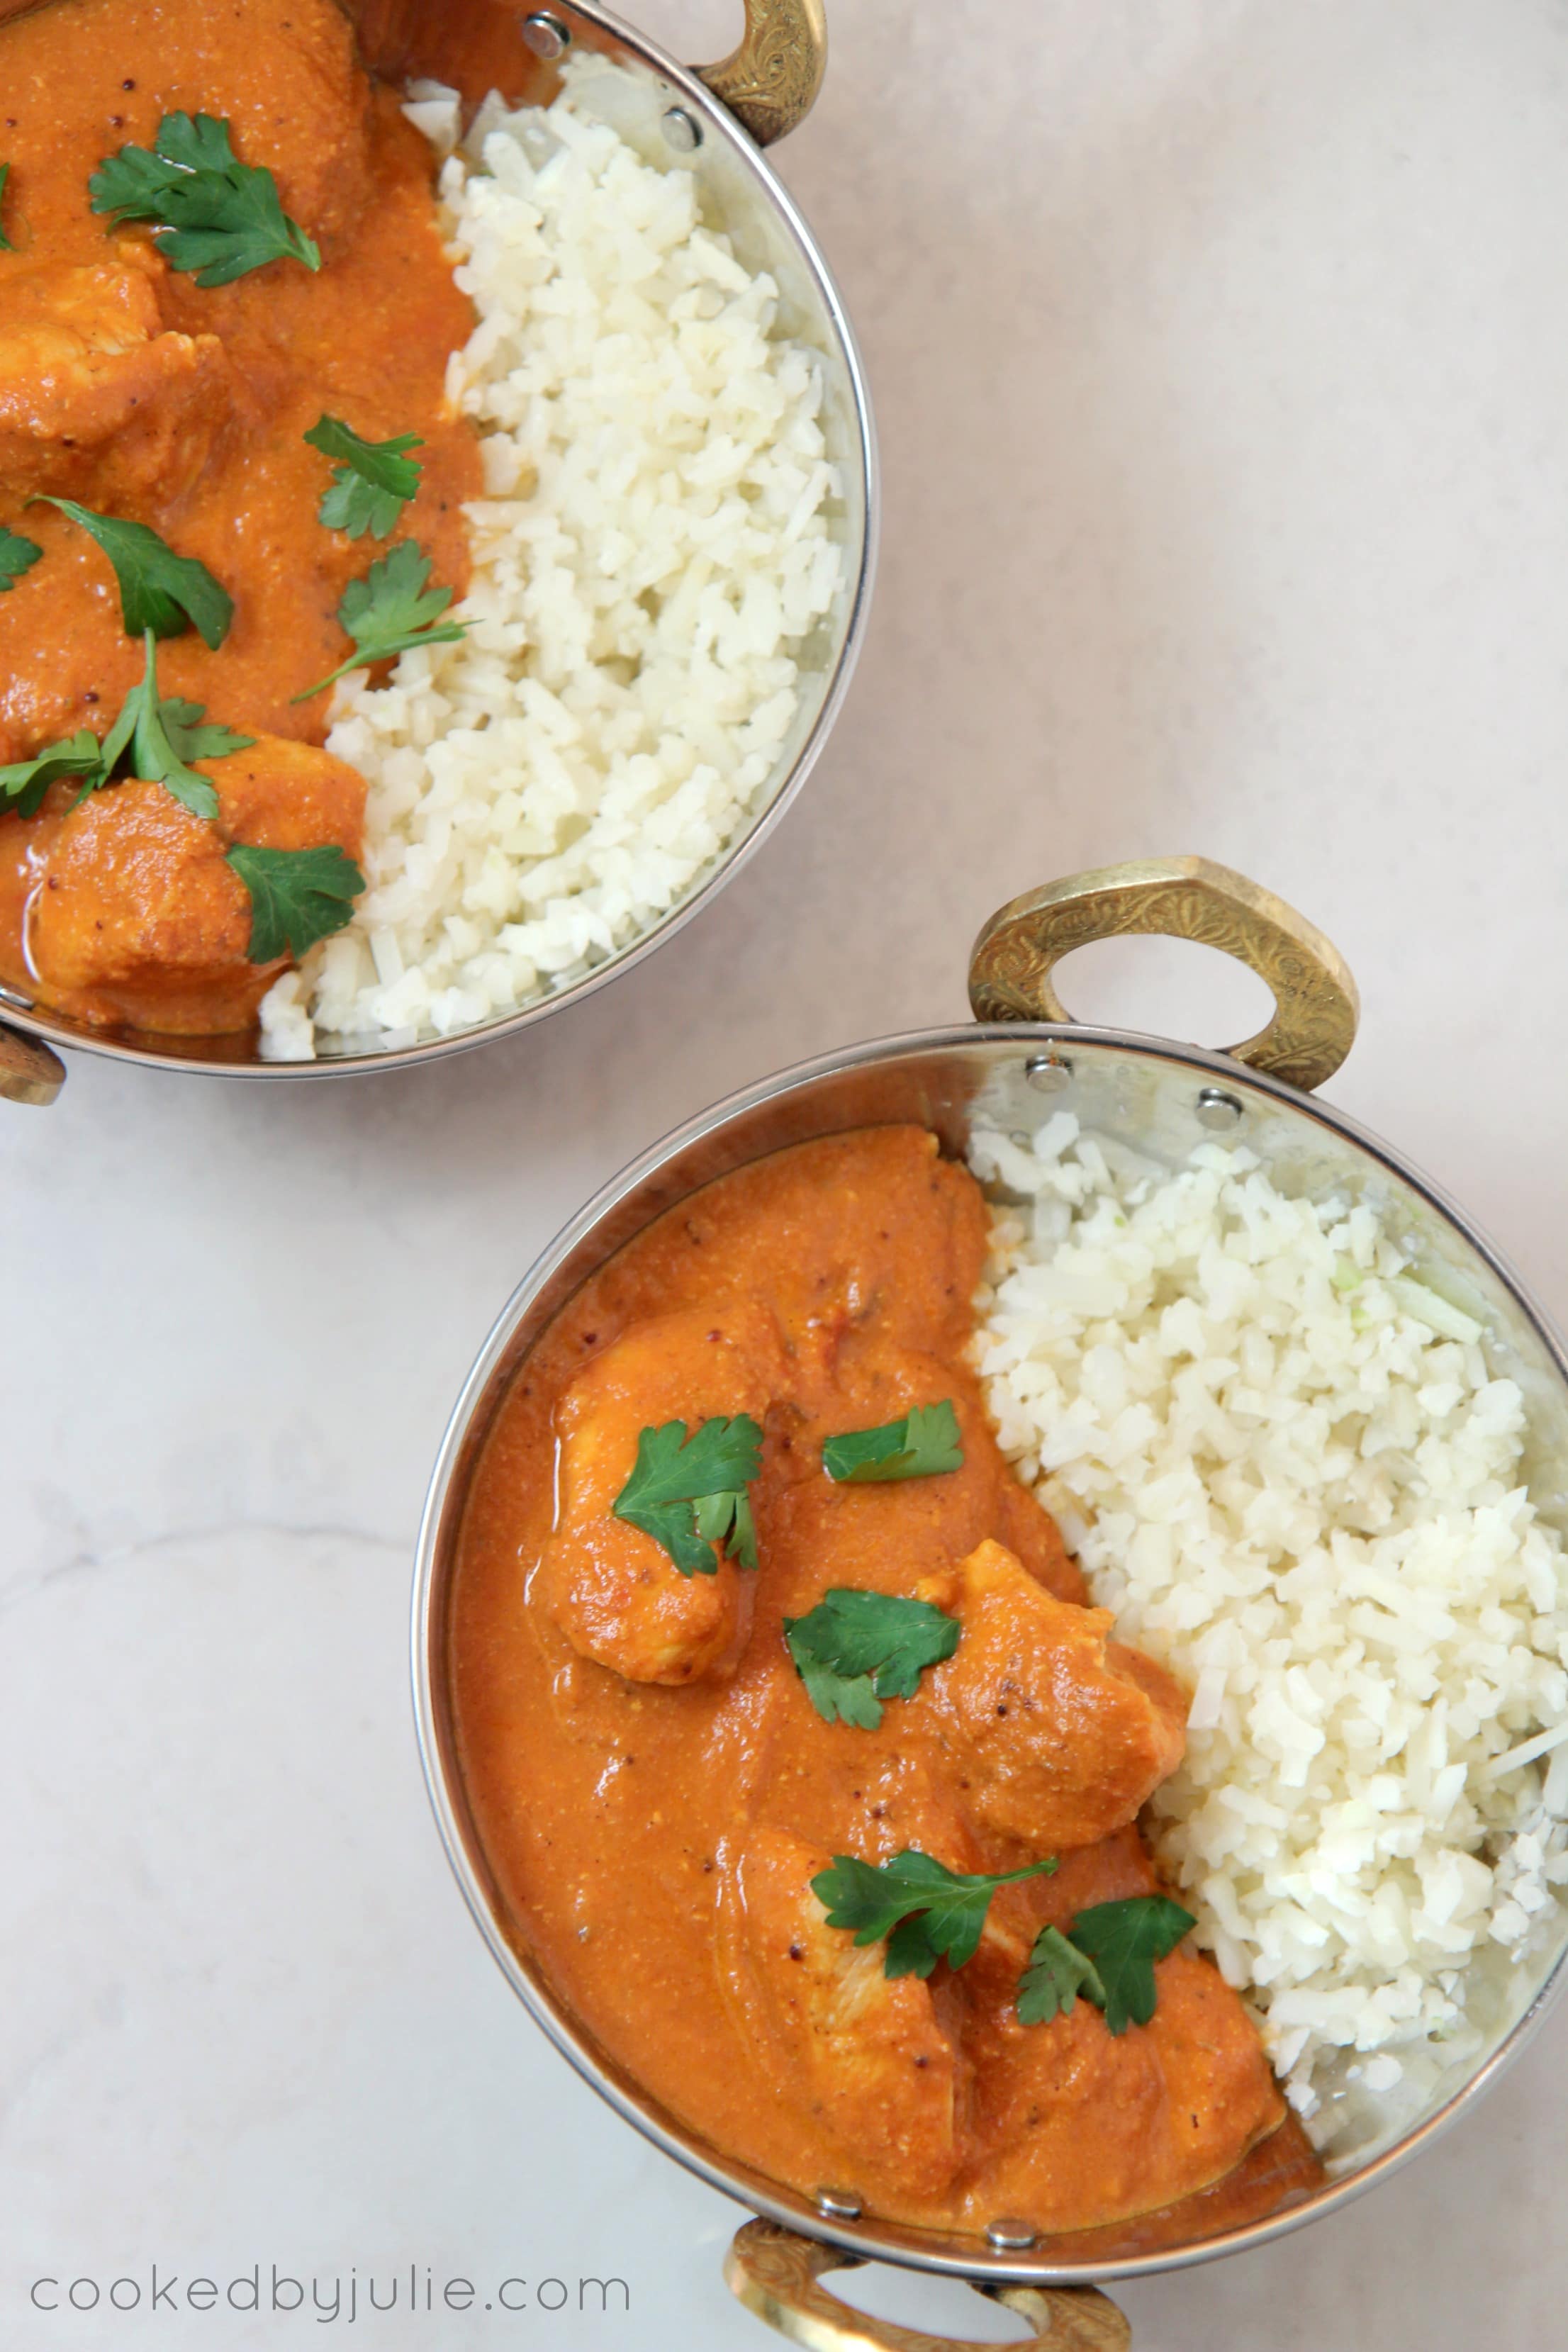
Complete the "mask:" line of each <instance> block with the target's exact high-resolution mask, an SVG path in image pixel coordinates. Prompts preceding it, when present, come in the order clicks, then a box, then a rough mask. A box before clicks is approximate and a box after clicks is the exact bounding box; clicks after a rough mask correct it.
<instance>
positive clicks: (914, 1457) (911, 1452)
mask: <svg viewBox="0 0 1568 2352" xmlns="http://www.w3.org/2000/svg"><path fill="white" fill-rule="evenodd" d="M822 1466H823V1468H824V1469H825V1470H826V1473H827V1475H828V1476H829V1477H830V1478H834V1479H837V1482H838V1484H839V1485H840V1486H871V1485H873V1484H880V1483H881V1482H883V1481H884V1480H889V1479H894V1478H934V1477H936V1476H938V1475H941V1473H942V1472H943V1471H947V1470H962V1469H963V1441H962V1440H961V1438H960V1436H959V1432H958V1415H957V1414H956V1413H955V1412H954V1411H953V1409H952V1398H951V1397H943V1399H942V1402H941V1403H940V1404H917V1405H916V1406H915V1407H914V1408H913V1410H912V1411H910V1412H907V1413H906V1414H905V1415H904V1417H903V1419H902V1421H888V1422H884V1423H882V1425H881V1427H880V1428H879V1429H850V1430H846V1431H845V1432H844V1433H843V1434H842V1436H839V1437H830V1438H828V1439H827V1441H826V1444H824V1446H823V1449H822Z"/></svg>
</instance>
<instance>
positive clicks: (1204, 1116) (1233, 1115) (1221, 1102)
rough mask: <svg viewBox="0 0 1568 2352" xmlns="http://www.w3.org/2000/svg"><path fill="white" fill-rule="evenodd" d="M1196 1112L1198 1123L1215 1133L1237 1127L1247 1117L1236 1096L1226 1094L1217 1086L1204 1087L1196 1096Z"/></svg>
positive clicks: (1219, 1133) (1221, 1133) (1221, 1132)
mask: <svg viewBox="0 0 1568 2352" xmlns="http://www.w3.org/2000/svg"><path fill="white" fill-rule="evenodd" d="M1197 1112H1198V1125H1199V1126H1200V1127H1206V1128H1209V1129H1212V1130H1213V1132H1214V1133H1215V1135H1223V1134H1225V1133H1226V1132H1227V1131H1228V1129H1231V1128H1233V1127H1239V1126H1240V1125H1241V1122H1242V1120H1243V1119H1244V1118H1246V1117H1247V1112H1246V1110H1245V1109H1244V1108H1243V1107H1242V1105H1241V1104H1240V1103H1238V1102H1237V1098H1236V1097H1235V1096H1234V1095H1227V1094H1226V1092H1225V1091H1224V1089H1223V1088H1222V1087H1205V1088H1204V1090H1203V1092H1202V1094H1200V1095H1199V1097H1198V1103H1197Z"/></svg>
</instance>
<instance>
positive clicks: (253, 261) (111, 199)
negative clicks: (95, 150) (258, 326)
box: [88, 114, 321, 286]
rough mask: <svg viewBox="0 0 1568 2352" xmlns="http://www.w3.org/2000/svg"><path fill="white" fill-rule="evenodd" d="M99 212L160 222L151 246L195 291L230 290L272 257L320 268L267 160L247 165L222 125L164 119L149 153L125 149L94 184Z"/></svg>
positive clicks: (316, 251) (182, 117)
mask: <svg viewBox="0 0 1568 2352" xmlns="http://www.w3.org/2000/svg"><path fill="white" fill-rule="evenodd" d="M88 193H89V198H90V200H91V205H92V209H93V211H94V212H95V213H106V214H108V215H109V217H110V222H111V223H118V222H120V221H128V220H136V221H155V222H157V223H158V226H157V227H156V228H154V230H153V244H154V245H155V246H156V247H157V248H158V250H159V252H160V253H161V254H163V257H164V258H165V260H166V261H168V262H169V264H170V265H171V267H172V268H175V269H183V270H186V271H190V272H193V273H194V274H195V281H196V284H197V285H198V286H226V285H228V284H229V282H230V280H231V279H233V278H243V277H245V276H246V274H247V271H249V270H252V269H260V268H263V267H264V266H265V265H266V263H268V262H269V261H281V260H284V259H286V258H287V259H292V260H295V261H302V262H303V263H304V265H305V267H306V268H307V269H320V268H321V251H320V248H319V247H317V246H316V245H315V244H314V243H312V241H311V239H310V237H308V236H306V234H305V232H304V230H303V229H302V228H301V227H300V224H299V222H298V221H294V220H290V219H289V215H288V214H287V213H286V212H285V211H284V209H283V206H282V205H281V204H280V203H279V197H278V184H277V182H276V181H275V180H274V178H273V176H272V174H271V173H270V172H269V171H268V170H267V169H266V167H265V165H263V164H259V163H240V161H239V159H238V158H237V155H236V154H235V152H234V147H233V143H232V142H231V140H230V138H229V127H228V124H227V122H226V121H219V120H218V119H217V118H216V116H214V115H211V114H195V115H192V114H165V116H164V117H163V121H162V122H161V123H160V124H159V125H158V136H157V138H156V140H155V141H154V142H153V146H152V147H151V148H147V147H121V150H120V152H119V153H118V154H115V155H108V156H105V158H104V160H103V162H102V163H100V165H99V167H98V169H97V171H96V172H95V173H93V174H92V177H91V178H90V179H89V182H88Z"/></svg>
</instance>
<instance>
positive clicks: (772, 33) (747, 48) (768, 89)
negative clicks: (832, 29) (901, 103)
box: [697, 0, 827, 147]
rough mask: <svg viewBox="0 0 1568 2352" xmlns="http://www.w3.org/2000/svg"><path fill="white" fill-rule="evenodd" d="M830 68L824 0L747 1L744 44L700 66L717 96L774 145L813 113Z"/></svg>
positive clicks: (762, 141)
mask: <svg viewBox="0 0 1568 2352" xmlns="http://www.w3.org/2000/svg"><path fill="white" fill-rule="evenodd" d="M826 70H827V19H826V16H824V15H823V12H822V0H746V30H745V34H744V37H743V38H742V42H741V46H740V47H739V48H738V49H736V50H735V51H734V52H733V53H732V54H731V56H730V57H727V58H721V60H720V62H719V64H718V65H716V66H699V67H698V68H697V71H698V73H699V75H700V78H701V79H702V80H704V81H705V82H706V83H707V85H708V87H709V89H710V90H711V91H712V93H713V95H714V97H715V98H718V99H722V100H723V102H724V104H725V105H726V106H727V107H728V108H729V110H730V111H731V114H733V115H735V116H737V117H738V118H739V120H740V121H742V122H743V123H744V124H745V126H746V129H747V130H748V131H750V132H751V134H752V138H753V139H754V140H755V141H756V142H757V144H758V146H759V147H771V146H772V145H773V142H774V140H775V139H783V138H784V137H785V136H786V134H787V133H788V132H790V131H793V130H794V129H795V124H796V123H797V122H804V121H805V118H806V116H807V115H808V114H809V113H810V112H811V110H812V106H813V103H814V102H815V100H816V93H817V91H818V90H819V89H821V88H822V77H823V75H824V74H825V73H826Z"/></svg>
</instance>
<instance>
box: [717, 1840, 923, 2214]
mask: <svg viewBox="0 0 1568 2352" xmlns="http://www.w3.org/2000/svg"><path fill="white" fill-rule="evenodd" d="M830 1861H831V1856H830V1855H828V1854H827V1853H825V1852H824V1851H823V1850H822V1849H821V1848H820V1847H818V1846H813V1845H810V1844H808V1843H806V1842H805V1840H804V1839H802V1838H797V1837H793V1836H791V1835H790V1834H789V1832H787V1831H783V1830H762V1831H759V1832H757V1834H756V1836H755V1837H754V1838H753V1839H752V1841H751V1843H749V1844H748V1846H747V1847H746V1850H745V1853H744V1854H743V1855H742V1859H741V1864H740V1871H739V1880H740V1885H739V1895H740V1903H741V1906H742V1918H743V1923H744V1924H743V1929H742V1939H743V1946H744V1962H745V1965H746V1966H747V1967H748V1968H749V1969H750V1971H751V1973H752V1980H753V1982H754V1985H755V1987H756V1990H757V1992H758V1994H759V1996H760V2005H761V2010H762V2014H763V2019H764V2021H765V2022H764V2028H763V2030H764V2032H765V2033H766V2035H767V2036H768V2038H769V2040H770V2041H771V2042H772V2044H773V2059H774V2063H775V2066H776V2068H777V2071H778V2074H779V2076H780V2079H781V2081H782V2082H784V2083H785V2084H789V2085H790V2087H791V2090H792V2092H793V2095H794V2096H795V2097H796V2098H799V2097H801V2096H802V2095H803V2094H804V2095H805V2098H806V2099H807V2100H808V2101H809V2102H810V2105H811V2108H812V2112H813V2113H814V2114H815V2115H816V2116H817V2117H818V2119H819V2120H820V2122H821V2125H822V2128H823V2129H824V2131H826V2133H827V2134H828V2135H829V2136H830V2137H831V2138H833V2139H834V2140H835V2141H836V2142H837V2145H838V2147H840V2148H841V2149H842V2151H843V2153H844V2157H845V2159H846V2162H847V2165H849V2166H850V2167H852V2168H853V2169H854V2173H855V2177H856V2178H857V2179H864V2180H866V2181H868V2182H869V2183H873V2184H879V2183H881V2182H884V2181H887V2180H892V2181H896V2182H898V2183H900V2184H911V2185H913V2186H915V2187H917V2188H918V2189H920V2190H921V2191H922V2192H923V2193H925V2194H928V2195H935V2194H938V2193H939V2192H940V2191H941V2190H942V2189H944V2188H945V2187H946V2186H947V2184H948V2182H949V2181H950V2180H951V2179H952V2175H953V2172H954V2170H955V2169H956V2168H957V2165H958V2161H959V2157H960V2153H961V2148H962V2144H963V2142H962V2126H963V2095H964V2092H965V2089H966V2075H967V2070H966V2068H965V2067H964V2065H963V2059H962V2057H961V2054H960V2052H959V2049H958V2046H957V2043H956V2042H955V2040H954V2037H953V2035H952V2033H951V2032H949V2031H948V2030H947V2029H946V2028H945V2027H944V2025H943V2024H942V2020H941V2018H940V2016H939V2014H938V2004H939V1995H933V1992H932V1989H931V1986H930V1985H929V1984H926V1983H922V1981H921V1979H920V1978H919V1977H896V1978H892V1979H889V1978H888V1977H886V1976H884V1974H883V1973H882V1948H881V1946H880V1945H879V1944H878V1945H872V1946H869V1947H866V1948H858V1947H857V1946H856V1945H855V1943H854V1942H853V1941H852V1939H851V1938H850V1937H848V1936H847V1935H845V1934H843V1933H842V1932H841V1931H840V1930H839V1929H838V1928H836V1927H829V1926H828V1925H827V1915H826V1911H825V1910H824V1908H823V1906H822V1905H821V1903H820V1902H819V1901H818V1900H817V1897H816V1895H814V1894H813V1892H812V1888H811V1882H812V1880H813V1879H814V1878H815V1877H816V1875H817V1874H819V1873H820V1872H822V1871H824V1870H826V1869H827V1867H828V1865H829V1863H830ZM940 1990H945V1989H944V1988H943V1989H939V1992H940Z"/></svg>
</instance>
